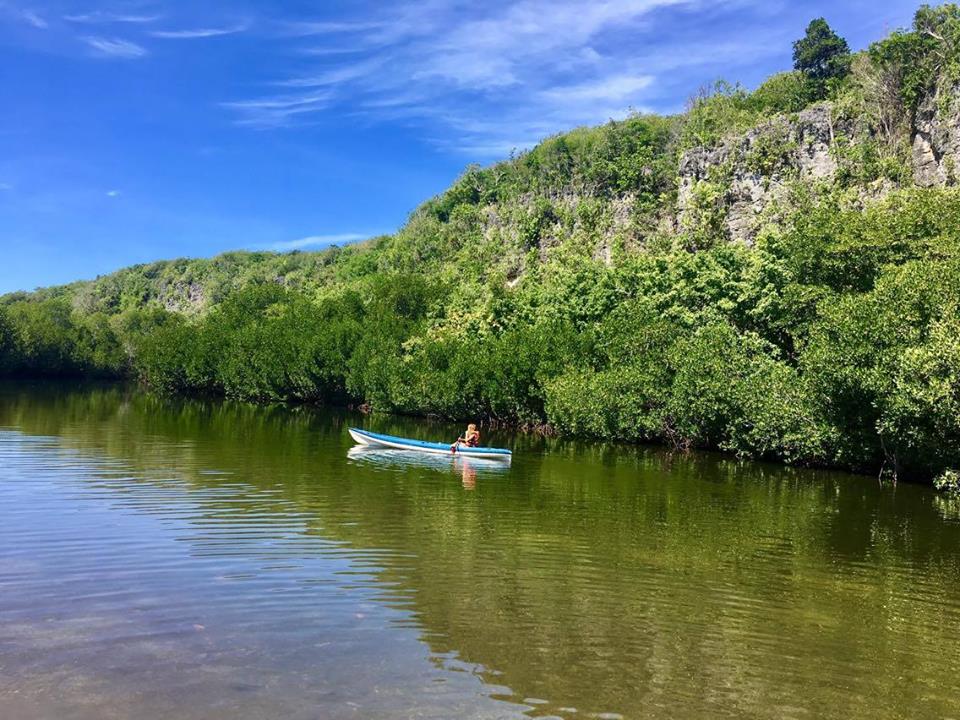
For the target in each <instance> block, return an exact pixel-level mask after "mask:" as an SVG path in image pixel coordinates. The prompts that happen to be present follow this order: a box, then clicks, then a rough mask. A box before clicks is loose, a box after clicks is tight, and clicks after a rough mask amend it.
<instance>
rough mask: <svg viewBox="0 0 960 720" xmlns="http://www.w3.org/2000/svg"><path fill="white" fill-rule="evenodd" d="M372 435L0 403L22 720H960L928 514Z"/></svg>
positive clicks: (44, 398) (250, 419)
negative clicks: (497, 462) (473, 453)
mask: <svg viewBox="0 0 960 720" xmlns="http://www.w3.org/2000/svg"><path fill="white" fill-rule="evenodd" d="M353 423H360V424H363V425H364V426H366V427H369V428H371V429H373V430H378V431H382V432H392V433H397V434H409V435H417V436H421V437H425V438H436V439H444V438H447V439H452V438H453V437H455V436H456V434H457V431H458V429H459V428H454V427H451V426H449V425H441V424H430V423H426V422H423V421H413V420H398V419H396V418H387V417H372V418H360V417H357V416H351V415H349V414H347V413H340V412H329V411H317V410H311V409H303V408H301V409H286V408H255V407H249V406H244V405H237V404H230V403H220V402H183V401H169V400H161V399H157V398H153V397H149V396H143V395H140V394H138V393H136V392H131V391H129V390H126V389H123V388H90V387H83V388H74V389H70V388H67V387H63V386H42V385H26V384H20V385H5V386H0V717H2V718H3V720H34V719H43V720H48V719H56V720H70V719H74V718H76V719H83V720H86V719H91V720H93V719H96V720H109V719H111V718H136V719H137V720H154V719H160V718H178V719H179V718H183V719H186V720H192V719H195V718H197V719H199V718H204V719H211V718H214V719H217V718H230V719H231V720H245V719H247V718H264V719H267V718H269V719H271V720H272V719H274V718H285V719H299V718H304V719H307V718H310V719H314V718H323V719H326V718H364V719H366V718H516V717H562V718H575V717H611V718H612V717H625V718H708V717H709V718H722V717H737V718H958V717H960V520H958V518H960V506H958V505H956V504H953V505H952V504H951V503H949V502H946V501H944V500H943V499H942V498H940V497H938V496H937V495H936V494H934V493H933V492H930V491H929V490H927V489H926V488H921V487H915V486H906V485H900V486H899V487H897V488H892V487H884V488H882V487H880V486H879V485H878V483H877V481H876V480H875V479H870V478H863V477H855V476H849V475H843V474H837V473H822V472H819V473H818V472H807V471H796V470H789V469H784V468H780V467H776V466H770V465H758V464H749V463H737V462H734V461H731V460H728V459H723V458H720V457H718V456H712V455H696V456H687V457H679V458H678V457H673V458H671V457H670V456H669V455H668V454H665V453H662V452H658V451H650V450H642V449H635V448H625V447H614V446H602V445H587V444H571V443H560V442H549V443H544V442H542V441H535V440H532V439H524V438H515V437H512V436H509V435H501V436H494V437H492V438H489V439H490V440H491V442H493V443H494V444H497V445H507V446H510V447H512V448H513V450H514V453H515V458H514V462H513V465H512V467H510V468H509V469H507V470H498V469H497V468H496V467H490V466H488V465H484V464H477V463H473V464H468V463H465V462H463V461H460V460H452V459H448V458H445V457H440V458H433V459H425V460H420V461H418V459H417V458H415V457H414V458H411V457H406V456H404V455H402V454H400V455H398V454H390V453H379V454H378V453H369V452H368V453H357V452H355V451H354V452H351V451H350V449H351V441H350V439H349V437H348V435H347V433H346V428H347V426H348V425H350V424H353Z"/></svg>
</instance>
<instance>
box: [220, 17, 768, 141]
mask: <svg viewBox="0 0 960 720" xmlns="http://www.w3.org/2000/svg"><path fill="white" fill-rule="evenodd" d="M752 1H753V0H718V2H712V3H708V2H707V0H595V1H594V2H592V3H589V4H587V3H583V2H581V1H580V0H518V1H516V2H512V3H510V4H507V5H500V4H477V5H464V4H462V3H460V2H458V1H457V0H427V2H416V3H415V2H406V3H400V4H395V5H387V6H382V7H383V8H384V9H383V10H381V14H380V15H378V16H375V17H372V18H371V17H369V16H365V17H362V18H360V17H357V18H354V17H349V16H348V17H343V18H337V19H331V20H326V19H320V20H317V21H295V22H294V21H288V22H281V23H277V24H275V27H277V28H278V31H277V32H278V35H279V36H282V37H286V38H288V42H289V38H297V39H302V40H303V41H306V42H309V43H311V44H312V46H308V47H302V48H294V49H293V51H294V52H297V53H298V54H299V55H300V56H301V57H308V58H312V60H311V61H308V62H310V63H311V64H312V65H313V69H310V68H309V67H308V69H307V70H306V71H301V72H299V73H298V74H296V75H291V76H289V77H287V78H284V79H280V80H277V81H275V82H274V83H272V84H273V85H274V86H280V87H285V88H288V89H290V90H291V93H290V94H288V95H284V96H282V97H279V98H278V97H275V96H272V95H266V96H265V97H262V98H259V97H256V96H254V97H252V98H248V99H242V100H235V101H232V102H227V103H223V105H224V107H227V108H231V109H233V110H235V111H237V112H238V113H239V115H238V122H240V123H241V124H245V125H251V126H256V127H259V128H270V127H280V126H288V125H291V124H295V123H303V122H305V121H306V120H307V118H308V117H309V115H310V114H312V113H320V112H325V111H330V110H336V111H342V112H349V113H350V114H351V115H354V116H357V117H358V118H363V119H365V120H367V121H369V122H401V123H406V124H410V125H422V126H425V127H426V126H430V127H432V128H433V131H432V132H433V134H434V135H436V136H437V138H438V142H439V143H440V144H442V145H448V146H450V147H460V148H462V149H463V150H465V151H466V152H468V153H470V154H472V155H477V154H484V155H485V154H488V153H489V154H490V155H491V156H493V155H499V154H502V153H503V152H504V150H505V149H512V148H521V149H522V148H524V147H528V146H530V145H531V144H533V143H534V142H536V141H537V140H539V139H541V138H543V137H544V136H546V135H550V134H553V133H556V132H559V131H561V130H564V129H567V128H569V127H572V126H576V125H581V124H596V123H601V122H605V121H606V120H609V119H611V118H621V117H624V116H625V115H626V114H628V113H629V112H630V110H631V109H638V110H642V109H643V108H645V107H649V106H650V105H651V102H650V99H651V98H652V97H656V93H657V92H661V91H662V90H660V89H658V86H659V85H660V83H661V75H660V72H661V68H659V67H654V65H656V64H657V61H656V57H655V56H654V54H653V53H649V55H651V56H652V57H651V58H648V59H647V60H646V61H643V62H641V61H640V60H639V56H640V54H641V53H642V52H643V50H644V47H643V45H642V44H640V43H638V44H636V45H635V44H626V43H624V42H623V41H622V36H623V35H624V34H630V35H632V36H642V35H643V33H644V32H645V31H648V30H649V26H650V25H652V24H653V20H652V18H653V16H654V14H655V13H658V12H666V11H671V12H677V13H691V14H692V13H694V12H697V11H699V10H701V9H702V8H705V7H706V8H716V7H719V6H726V5H730V6H732V5H735V4H743V3H744V2H752ZM684 42H686V43H687V44H689V45H690V50H691V52H690V53H685V52H684V51H683V49H682V48H681V49H680V51H679V52H678V53H676V55H677V57H673V58H671V61H670V62H672V63H673V64H674V65H675V66H684V65H687V66H690V65H694V64H697V63H702V62H710V60H709V58H705V57H704V51H702V50H697V48H696V45H695V44H694V41H693V40H684ZM597 48H602V49H607V48H615V50H614V51H610V52H609V54H607V53H604V52H598V50H597ZM625 48H630V49H631V50H633V51H634V52H636V50H640V52H639V53H636V54H633V55H632V56H631V55H628V54H625V52H624V49H625ZM661 54H662V53H661ZM684 55H687V57H684ZM660 64H661V65H662V64H663V63H662V61H660ZM318 89H322V90H323V91H324V92H323V95H322V100H321V99H318V98H317V95H316V92H317V90H318ZM261 103H262V104H261ZM441 130H442V131H441ZM451 136H452V139H451Z"/></svg>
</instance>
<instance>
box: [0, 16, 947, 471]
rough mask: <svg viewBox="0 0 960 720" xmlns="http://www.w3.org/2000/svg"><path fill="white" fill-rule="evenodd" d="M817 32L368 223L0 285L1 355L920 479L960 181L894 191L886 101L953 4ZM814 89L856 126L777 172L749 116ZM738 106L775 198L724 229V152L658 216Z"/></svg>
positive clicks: (13, 362) (914, 94) (737, 127)
mask: <svg viewBox="0 0 960 720" xmlns="http://www.w3.org/2000/svg"><path fill="white" fill-rule="evenodd" d="M827 31H829V27H828V26H826V25H825V23H824V24H823V26H822V27H821V25H819V24H818V23H817V22H816V21H815V22H814V23H813V24H811V28H810V29H809V30H808V35H807V37H806V38H805V39H804V40H803V41H801V42H798V46H797V53H798V55H797V58H798V70H796V71H793V72H788V73H783V74H780V75H776V76H774V77H772V78H770V79H769V80H768V81H767V82H765V83H764V84H763V85H761V86H760V87H759V88H757V89H756V90H755V91H754V92H747V91H746V90H744V89H743V88H740V87H738V86H731V85H728V84H720V85H718V86H717V87H716V88H715V89H714V90H712V91H711V92H709V93H704V94H702V95H701V96H700V97H698V98H697V99H696V100H695V101H694V102H693V104H692V106H691V108H690V110H689V112H688V113H687V114H685V115H684V116H680V117H672V118H659V117H649V116H635V117H631V118H629V119H627V120H625V121H622V122H611V123H609V124H607V125H604V126H601V127H598V128H592V129H590V128H580V129H578V130H575V131H573V132H571V133H568V134H566V135H562V136H557V137H554V138H550V139H548V140H546V141H545V142H543V143H542V144H540V145H539V146H537V147H536V148H534V149H533V150H531V151H530V152H527V153H524V154H522V155H520V156H518V157H516V158H512V159H511V160H509V161H507V162H503V163H499V164H496V165H493V166H491V167H487V168H480V167H471V168H469V169H468V170H467V171H466V172H465V173H464V174H463V176H462V177H460V178H459V179H458V180H457V181H456V183H454V185H453V186H452V187H451V188H450V189H449V190H448V191H447V192H445V193H443V194H442V195H440V196H438V197H437V198H434V199H432V200H430V201H428V202H427V203H425V204H424V205H423V206H422V207H420V208H419V209H418V210H417V211H416V212H414V214H413V215H412V216H411V218H410V220H409V222H408V223H407V225H406V226H405V227H404V228H403V229H402V230H401V231H400V232H398V233H397V234H396V235H393V236H387V237H382V238H378V239H376V240H374V241H371V242H369V243H365V244H363V245H358V246H352V247H348V248H344V249H336V248H334V249H331V250H328V251H325V252H323V253H298V254H290V255H274V254H266V253H259V254H249V253H232V254H229V255H226V256H221V257H219V258H214V259H212V260H203V261H173V262H169V263H156V264H153V265H147V266H139V267H136V268H131V269H128V270H124V271H121V272H119V273H116V274H114V275H111V276H107V277H105V278H99V279H98V280H96V281H93V282H90V283H78V284H75V285H72V286H67V287H64V288H53V289H49V290H43V291H39V292H37V293H34V294H29V295H28V294H15V295H11V296H7V297H6V298H4V299H3V301H2V303H0V370H2V371H4V372H8V373H40V374H101V375H107V376H132V377H137V378H140V379H141V380H143V381H144V382H146V383H147V384H149V385H151V386H153V387H156V388H161V389H165V390H169V391H173V392H195V393H216V394H223V395H227V396H230V397H236V398H246V399H253V400H259V401H288V400H295V401H310V402H333V403H354V404H360V403H365V404H368V405H370V406H372V407H373V408H375V409H379V410H391V411H397V412H403V413H415V414H417V413H419V414H435V415H439V416H443V417H448V418H475V419H483V420H487V421H491V422H507V423H514V424H520V425H536V426H550V427H553V428H555V429H556V430H558V431H560V432H563V433H570V434H577V435H585V436H594V437H603V438H620V439H625V440H651V441H661V442H667V443H670V444H672V445H674V446H677V447H690V446H706V447H718V448H722V449H725V450H729V451H731V452H734V453H738V454H740V455H744V456H750V457H766V458H777V459H781V460H785V461H788V462H795V463H806V464H826V465H842V466H846V467H852V468H857V469H862V470H871V471H878V470H880V469H881V468H884V469H886V470H887V471H889V472H892V473H896V474H897V475H898V476H912V477H919V478H924V479H931V478H933V477H935V476H938V475H941V474H942V473H943V472H944V471H948V470H949V469H950V468H956V467H960V254H958V253H960V190H957V189H954V188H952V187H944V188H914V187H912V186H911V182H910V179H911V178H912V171H911V169H910V166H909V158H908V157H907V156H905V155H904V154H903V152H902V148H903V147H908V146H909V125H910V123H909V121H908V122H906V123H905V124H904V123H903V122H891V121H890V119H891V118H894V117H898V115H897V113H898V112H900V113H901V114H903V113H906V112H907V108H908V107H909V108H913V109H914V110H915V109H916V107H917V106H918V105H919V103H920V102H921V99H922V98H923V97H929V96H930V94H931V93H933V92H935V90H936V88H938V87H945V85H944V83H946V84H947V85H950V83H951V82H954V80H952V79H951V78H952V76H951V75H950V73H952V72H953V70H952V68H954V67H955V66H957V48H958V47H960V45H957V44H956V43H955V41H954V38H960V11H958V9H957V8H956V7H955V6H952V5H951V6H944V7H941V8H935V9H931V8H926V7H925V8H922V9H921V10H920V11H919V12H918V14H917V20H916V24H915V27H914V29H913V30H911V31H909V32H901V33H895V34H894V35H892V36H891V37H890V38H888V39H886V40H884V41H882V42H880V43H877V44H875V45H874V46H873V47H872V48H871V49H870V50H869V52H868V53H865V54H861V55H859V56H858V57H857V59H856V61H855V62H854V63H853V64H852V71H851V72H849V73H848V72H847V69H848V68H849V67H850V66H851V64H850V63H849V62H847V60H848V59H849V58H848V57H847V55H846V45H845V43H843V42H842V40H840V39H839V38H836V36H835V35H832V31H830V32H827ZM841 66H842V67H841ZM916 67H922V68H925V70H924V72H923V82H922V83H921V81H920V79H919V77H918V76H917V75H916V73H915V68H916ZM930 73H932V75H930ZM891 78H892V79H891ZM938 78H939V79H938ZM884 79H886V80H884ZM880 80H884V81H885V82H886V81H887V80H888V81H889V82H890V83H892V84H891V85H890V86H889V88H887V89H888V90H890V88H892V90H891V92H892V93H893V94H892V95H891V94H889V93H887V94H884V93H885V92H886V90H884V87H886V86H884V85H883V83H882V82H880ZM820 82H825V83H826V87H827V88H828V90H827V92H828V94H829V96H830V97H831V98H832V99H833V101H834V106H833V107H834V110H833V111H834V113H835V114H837V116H838V117H846V118H851V117H853V118H856V122H855V123H852V124H851V123H848V125H849V126H852V127H854V128H855V134H852V135H850V136H849V137H837V138H835V144H834V149H833V151H834V152H835V154H836V161H837V172H836V173H835V175H834V176H833V177H832V178H830V179H828V180H821V181H818V182H813V181H810V180H809V179H807V180H805V179H804V178H802V177H800V176H799V175H796V174H794V175H790V174H789V173H786V172H785V171H784V169H783V168H784V167H785V165H784V162H783V158H784V156H786V155H787V154H788V153H790V152H793V151H794V150H795V148H794V147H793V146H792V145H791V142H792V141H791V140H790V138H789V137H788V136H786V135H784V134H782V133H780V130H778V128H782V127H785V126H784V125H783V123H781V124H780V125H778V124H776V123H772V122H767V121H769V120H770V119H771V118H773V117H774V116H777V115H778V114H788V115H789V114H790V113H795V112H797V111H799V110H801V109H803V108H804V107H806V106H807V105H808V104H809V103H810V102H812V101H814V100H816V99H817V98H818V97H819V91H818V86H816V85H815V83H820ZM812 83H813V84H812ZM937 97H938V102H939V101H941V100H942V98H941V96H940V95H938V96H937ZM891 98H892V99H891ZM891 103H893V104H891ZM897 107H899V108H900V110H899V111H898V110H897V109H896V108H897ZM763 123H766V124H763ZM758 125H762V128H763V130H762V132H759V133H758V134H757V135H756V138H757V139H756V140H755V143H754V145H753V146H752V148H753V149H752V151H751V152H750V153H749V154H747V156H746V158H745V165H746V167H745V168H744V170H743V171H744V172H749V173H754V174H756V175H758V176H761V177H771V176H773V175H775V174H776V175H778V177H779V180H778V181H779V182H783V183H787V185H785V187H787V188H788V190H789V192H786V193H783V194H781V196H780V197H779V199H778V201H777V203H776V204H775V206H774V207H773V209H772V211H771V212H770V213H768V214H767V215H766V216H764V217H763V218H761V223H760V229H759V232H758V233H757V235H756V238H755V241H754V242H753V243H752V244H750V245H747V244H743V243H732V242H729V237H728V236H727V235H726V234H725V229H724V227H725V226H724V222H723V221H724V217H725V215H724V213H725V212H726V210H725V203H726V202H727V199H726V196H727V193H728V187H729V185H728V184H729V177H730V175H731V174H732V172H733V169H732V168H729V167H721V168H718V172H717V173H716V174H715V175H711V176H710V177H709V178H706V179H704V180H703V181H702V182H699V183H698V184H697V185H696V186H695V187H694V190H693V193H692V196H693V202H694V209H695V212H691V213H688V214H687V216H686V219H685V220H684V221H683V222H682V223H681V222H678V220H677V203H678V185H679V180H678V172H679V169H678V165H679V162H680V159H681V155H682V153H683V152H684V150H686V149H687V148H690V147H693V146H699V145H707V146H710V145H713V144H716V143H718V142H720V141H721V140H723V139H724V138H725V137H728V136H730V135H731V133H733V134H735V133H738V132H742V131H744V130H746V129H750V128H754V127H757V126H758ZM838 127H840V125H838ZM905 128H906V129H905ZM778 133H780V134H778ZM897 133H900V134H899V135H898V134H897ZM904 133H906V134H904ZM877 181H882V182H885V183H887V185H886V186H885V189H884V192H883V193H880V194H879V198H878V197H876V196H871V195H870V194H869V193H865V192H864V188H865V187H867V186H870V184H871V183H876V182H877Z"/></svg>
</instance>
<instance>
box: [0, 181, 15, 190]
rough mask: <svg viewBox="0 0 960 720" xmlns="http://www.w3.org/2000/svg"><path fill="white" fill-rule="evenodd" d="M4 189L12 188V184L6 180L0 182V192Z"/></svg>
mask: <svg viewBox="0 0 960 720" xmlns="http://www.w3.org/2000/svg"><path fill="white" fill-rule="evenodd" d="M6 190H13V185H11V184H10V183H8V182H0V192H4V191H6Z"/></svg>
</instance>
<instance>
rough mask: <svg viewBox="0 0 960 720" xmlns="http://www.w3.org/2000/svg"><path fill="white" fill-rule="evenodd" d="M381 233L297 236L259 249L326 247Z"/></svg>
mask: <svg viewBox="0 0 960 720" xmlns="http://www.w3.org/2000/svg"><path fill="white" fill-rule="evenodd" d="M382 234H383V233H339V234H334V235H310V236H309V237H303V238H298V239H297V240H284V241H281V242H275V243H269V244H267V245H262V246H260V247H259V249H262V250H272V251H273V252H290V251H292V250H303V249H305V248H316V247H328V246H330V245H341V244H344V243H352V242H357V241H359V240H367V239H369V238H372V237H376V236H377V235H382Z"/></svg>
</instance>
